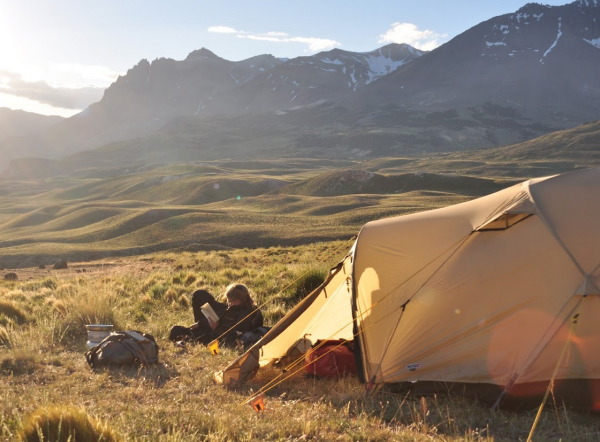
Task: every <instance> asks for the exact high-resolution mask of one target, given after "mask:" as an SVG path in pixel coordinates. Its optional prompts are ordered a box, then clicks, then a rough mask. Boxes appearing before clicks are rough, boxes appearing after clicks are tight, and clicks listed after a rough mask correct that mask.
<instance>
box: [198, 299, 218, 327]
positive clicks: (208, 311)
mask: <svg viewBox="0 0 600 442" xmlns="http://www.w3.org/2000/svg"><path fill="white" fill-rule="evenodd" d="M200 310H202V314H203V315H204V316H206V318H207V319H210V320H211V321H212V322H219V315H217V314H216V313H215V311H214V310H213V308H212V307H211V306H210V304H209V303H208V302H207V303H206V304H204V305H203V306H202V307H200Z"/></svg>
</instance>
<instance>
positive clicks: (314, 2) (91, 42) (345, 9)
mask: <svg viewBox="0 0 600 442" xmlns="http://www.w3.org/2000/svg"><path fill="white" fill-rule="evenodd" d="M526 3H527V1H526V0H454V1H448V0H417V1H415V0H412V1H405V0H385V1H384V0H369V1H358V0H344V1H342V0H303V1H302V2H287V1H281V0H278V1H274V0H253V1H248V0H220V1H214V0H100V1H98V0H95V1H92V0H78V1H75V0H52V1H49V0H18V1H17V0H0V107H8V108H11V109H22V110H25V111H27V112H35V113H39V114H44V115H60V116H63V117H69V116H72V115H74V114H76V113H78V112H80V111H82V110H83V109H85V108H86V107H87V106H89V105H90V104H92V103H94V102H97V101H99V100H100V99H101V98H102V94H103V92H104V89H106V88H107V87H108V86H110V84H111V83H112V82H114V81H115V80H116V79H117V77H118V76H119V75H125V74H126V73H127V70H128V69H130V68H132V67H133V66H134V65H136V64H137V63H138V62H139V61H140V60H142V59H147V60H148V61H152V60H154V59H156V58H161V57H165V58H172V59H175V60H183V59H185V57H186V56H187V55H188V54H189V53H190V52H192V51H194V50H196V49H200V48H202V47H205V48H207V49H209V50H211V51H212V52H214V53H215V54H216V55H218V56H219V57H222V58H224V59H226V60H231V61H239V60H244V59H246V58H250V57H253V56H255V55H260V54H272V55H274V56H276V57H285V58H294V57H298V56H306V55H312V54H316V53H318V52H321V51H327V50H331V49H334V48H339V49H343V50H347V51H354V52H368V51H372V50H374V49H377V48H379V47H381V46H384V45H386V44H388V43H407V44H409V45H411V46H413V47H415V48H418V49H424V50H432V49H435V48H436V47H438V46H440V45H442V44H443V43H445V42H447V41H449V40H451V39H452V38H453V37H455V36H457V35H459V34H461V33H462V32H464V31H466V30H467V29H469V28H471V27H473V26H475V25H477V24H479V23H480V22H482V21H485V20H488V19H490V18H493V17H495V16H498V15H503V14H508V13H513V12H515V11H517V10H518V9H519V8H521V7H522V6H524V5H525V4H526ZM566 3H569V1H568V0H560V1H552V0H546V1H545V2H543V4H548V5H550V6H556V5H562V4H566Z"/></svg>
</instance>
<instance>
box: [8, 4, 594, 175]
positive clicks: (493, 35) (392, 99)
mask: <svg viewBox="0 0 600 442" xmlns="http://www.w3.org/2000/svg"><path fill="white" fill-rule="evenodd" d="M599 72H600V1H599V0H577V1H575V2H573V3H570V4H567V5H564V6H554V7H552V6H545V5H540V4H535V3H530V4H527V5H525V6H524V7H522V8H521V9H519V10H518V11H517V12H515V13H512V14H506V15H502V16H499V17H495V18H492V19H490V20H487V21H485V22H483V23H480V24H478V25H476V26H474V27H473V28H471V29H469V30H467V31H465V32H464V33H462V34H461V35H459V36H457V37H455V38H453V39H452V40H451V41H449V42H448V43H446V44H444V45H442V46H440V47H438V48H437V49H435V50H433V51H431V52H428V53H424V52H422V51H418V50H416V49H414V48H411V47H410V46H406V45H395V44H394V45H388V46H384V47H382V48H380V49H377V50H375V51H372V52H368V53H354V52H348V51H342V50H339V49H334V50H332V51H328V52H322V53H319V54H315V55H313V56H310V57H298V58H294V59H291V60H286V59H278V58H275V57H273V56H271V55H261V56H257V57H253V58H250V59H248V60H243V61H239V62H232V61H227V60H224V59H222V58H220V57H218V56H216V55H215V54H213V53H212V52H210V51H209V50H207V49H205V48H202V49H200V50H198V51H194V52H192V53H191V54H190V55H189V56H188V57H187V58H186V59H185V60H182V61H176V60H171V59H164V58H161V59H158V60H154V61H153V62H152V63H150V62H148V61H146V60H142V61H141V62H140V63H139V64H138V65H136V66H135V67H133V68H132V69H130V70H129V71H128V72H127V74H126V75H125V76H123V77H119V79H118V80H117V81H116V82H115V83H113V84H112V85H111V86H110V87H109V88H108V89H107V90H106V92H105V94H104V97H103V98H102V100H101V101H100V102H98V103H95V104H93V105H92V106H90V107H89V108H88V109H86V110H85V111H84V112H82V113H80V114H78V115H76V116H74V117H71V118H69V119H67V120H65V121H62V122H60V123H58V124H56V125H54V126H52V127H51V128H50V129H48V130H46V131H44V132H43V134H39V135H38V136H34V137H29V138H28V139H27V140H23V143H22V144H21V145H19V144H18V143H17V144H16V145H13V146H11V147H12V148H13V151H19V152H21V153H22V154H23V155H24V156H25V155H29V156H31V155H38V156H45V157H47V158H57V157H60V156H64V155H67V154H74V155H72V156H70V157H69V158H68V161H70V162H75V163H76V164H78V167H85V166H86V165H87V166H89V167H102V165H110V167H114V166H117V165H120V166H123V165H126V164H137V163H145V164H153V163H169V162H181V161H205V160H214V159H219V158H239V159H248V158H252V157H254V156H263V155H264V156H269V157H274V156H275V157H292V156H296V157H299V156H304V157H312V158H356V159H361V158H370V157H378V156H398V155H414V154H423V153H434V152H450V151H458V150H470V149H479V148H488V147H495V146H501V145H511V144H515V143H518V142H522V141H525V140H530V139H534V138H536V137H539V136H541V135H544V134H548V133H550V132H553V131H557V130H562V129H568V128H572V127H575V126H577V125H579V124H581V123H583V122H585V121H595V120H597V119H598V118H599V117H600V75H598V73H599ZM92 148H94V149H93V150H89V149H92ZM86 150H89V151H86ZM84 151H85V152H84ZM77 152H79V153H77ZM0 162H1V158H0ZM0 167H2V164H0ZM56 167H58V168H59V169H61V170H62V168H63V167H64V164H62V165H60V166H58V165H57V166H56ZM48 170H54V166H52V167H51V168H50V169H48Z"/></svg>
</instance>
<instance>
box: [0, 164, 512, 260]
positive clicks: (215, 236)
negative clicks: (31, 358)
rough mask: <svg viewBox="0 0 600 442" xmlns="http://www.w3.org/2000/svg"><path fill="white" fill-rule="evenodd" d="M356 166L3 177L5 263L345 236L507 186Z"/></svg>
mask: <svg viewBox="0 0 600 442" xmlns="http://www.w3.org/2000/svg"><path fill="white" fill-rule="evenodd" d="M389 161H390V162H392V163H398V162H399V160H389ZM415 161H416V160H414V159H413V160H406V162H405V165H411V164H413V163H415ZM349 164H350V165H351V166H352V167H355V169H347V168H346V169H342V170H338V169H336V168H334V167H333V166H337V165H338V164H337V163H335V162H321V161H315V160H308V159H294V160H277V159H272V160H266V159H265V160H261V161H252V162H249V163H247V164H246V163H242V162H239V161H220V162H218V163H217V162H214V163H210V164H181V165H170V166H162V167H160V166H155V167H149V168H145V169H143V170H141V171H139V170H134V171H132V172H129V173H125V170H123V171H122V173H121V174H120V175H116V174H115V175H113V176H103V175H102V174H99V173H95V174H94V176H90V175H89V174H88V175H86V174H74V176H68V177H53V178H49V179H40V180H28V181H16V180H5V181H4V182H2V184H0V189H1V191H2V196H1V197H0V229H2V232H3V234H2V237H1V238H0V250H1V254H0V256H1V258H0V266H1V267H4V268H13V267H23V266H37V265H42V264H44V265H48V264H50V263H52V262H53V260H56V259H58V258H59V257H62V258H65V259H68V260H87V259H97V258H100V257H106V256H124V255H136V254H140V253H148V252H152V251H159V250H169V249H180V248H186V249H197V250H200V249H211V248H213V249H214V248H229V247H264V246H276V245H297V244H306V243H311V242H315V241H331V240H336V239H344V238H349V237H351V236H353V235H355V234H357V233H358V231H359V230H360V228H361V227H362V225H363V224H364V223H366V222H368V221H371V220H374V219H378V218H382V217H388V216H396V215H399V214H403V213H410V212H414V211H418V210H427V209H431V208H436V207H442V206H444V205H447V204H453V203H457V202H461V201H465V200H467V199H469V198H472V197H474V196H479V195H482V194H485V193H490V192H492V191H495V190H498V189H500V188H502V187H505V186H507V185H510V184H511V181H510V180H496V179H493V178H478V177H464V176H463V177H459V176H449V175H448V176H447V175H443V174H424V173H401V174H386V175H383V174H380V173H374V172H370V171H364V170H360V169H356V168H357V167H360V165H361V164H360V163H349ZM342 165H344V164H342ZM345 165H348V163H346V164H345ZM368 166H369V167H370V168H374V167H375V165H374V164H369V165H368Z"/></svg>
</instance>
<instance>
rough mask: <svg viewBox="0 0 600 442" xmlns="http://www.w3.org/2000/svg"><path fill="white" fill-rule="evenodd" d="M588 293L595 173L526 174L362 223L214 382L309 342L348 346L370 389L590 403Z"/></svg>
mask: <svg viewBox="0 0 600 442" xmlns="http://www.w3.org/2000/svg"><path fill="white" fill-rule="evenodd" d="M599 287H600V169H587V170H581V171H576V172H571V173H567V174H563V175H557V176H552V177H545V178H537V179H531V180H528V181H525V182H523V183H520V184H517V185H515V186H512V187H509V188H506V189H504V190H501V191H499V192H497V193H494V194H491V195H488V196H485V197H482V198H478V199H475V200H472V201H469V202H465V203H462V204H458V205H454V206H449V207H445V208H442V209H436V210H431V211H426V212H421V213H415V214H410V215H404V216H399V217H394V218H388V219H382V220H378V221H373V222H370V223H368V224H366V225H365V226H364V227H363V228H362V229H361V231H360V234H359V235H358V237H357V239H356V242H355V243H354V246H353V247H352V249H351V250H350V251H349V253H348V254H347V255H346V257H345V258H344V259H343V260H342V261H341V262H340V263H339V264H338V265H337V266H336V267H334V268H333V269H331V271H330V273H329V276H328V277H327V278H326V281H325V282H324V283H323V284H322V285H321V286H320V287H319V288H318V289H316V290H315V291H313V292H312V293H311V294H310V295H308V296H307V297H306V298H305V299H303V300H302V301H301V302H300V303H299V304H298V305H297V306H296V307H295V308H294V309H293V310H291V311H290V312H289V313H288V314H287V315H286V316H285V317H284V318H283V319H282V320H281V321H279V323H277V324H276V325H275V326H274V327H273V328H272V329H271V330H270V332H269V333H267V334H266V335H265V336H264V337H263V339H261V341H259V342H258V343H257V344H256V345H254V346H253V347H252V348H251V349H250V350H249V351H248V352H246V353H245V354H243V355H242V356H240V357H239V358H238V359H237V360H235V361H234V362H233V363H231V364H230V366H229V367H227V368H226V369H224V370H223V371H222V372H219V373H217V374H216V375H215V378H216V380H217V381H218V382H221V383H224V384H236V383H241V382H244V381H246V380H248V379H250V378H251V377H252V376H253V375H254V374H255V373H256V372H257V370H258V369H259V368H260V367H264V366H267V365H269V364H272V363H275V362H285V361H286V360H290V359H293V358H294V357H298V356H301V355H302V354H303V353H304V352H306V351H307V349H308V348H310V346H311V345H313V344H314V343H315V342H316V341H317V340H323V339H338V338H341V339H354V340H355V352H356V357H357V361H358V367H359V373H360V378H361V380H363V381H364V382H368V383H371V384H372V385H375V386H378V385H400V386H405V387H409V388H411V389H413V390H417V391H423V392H424V391H431V390H433V391H439V390H440V389H455V390H457V391H458V390H460V391H461V392H463V393H465V394H473V395H478V396H480V397H484V396H488V397H489V399H491V400H496V399H497V398H499V397H501V396H502V397H504V395H505V394H506V395H507V399H510V398H512V397H522V396H531V395H532V394H534V393H540V392H543V391H544V390H545V388H546V386H547V385H548V382H549V380H550V379H553V378H554V379H555V380H556V381H557V383H556V385H557V386H558V389H557V391H558V390H560V386H561V385H562V386H564V388H563V389H562V391H563V392H564V393H565V395H564V398H563V400H564V399H565V398H566V400H567V402H568V401H571V400H573V401H574V402H581V401H582V400H583V402H585V404H584V405H585V406H590V407H594V408H599V407H600V387H598V385H597V384H598V382H597V380H598V379H600V321H599V319H600V298H599V296H598V295H600V290H599ZM555 370H556V373H555ZM457 387H458V388H457ZM583 396H585V398H584V397H583Z"/></svg>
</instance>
